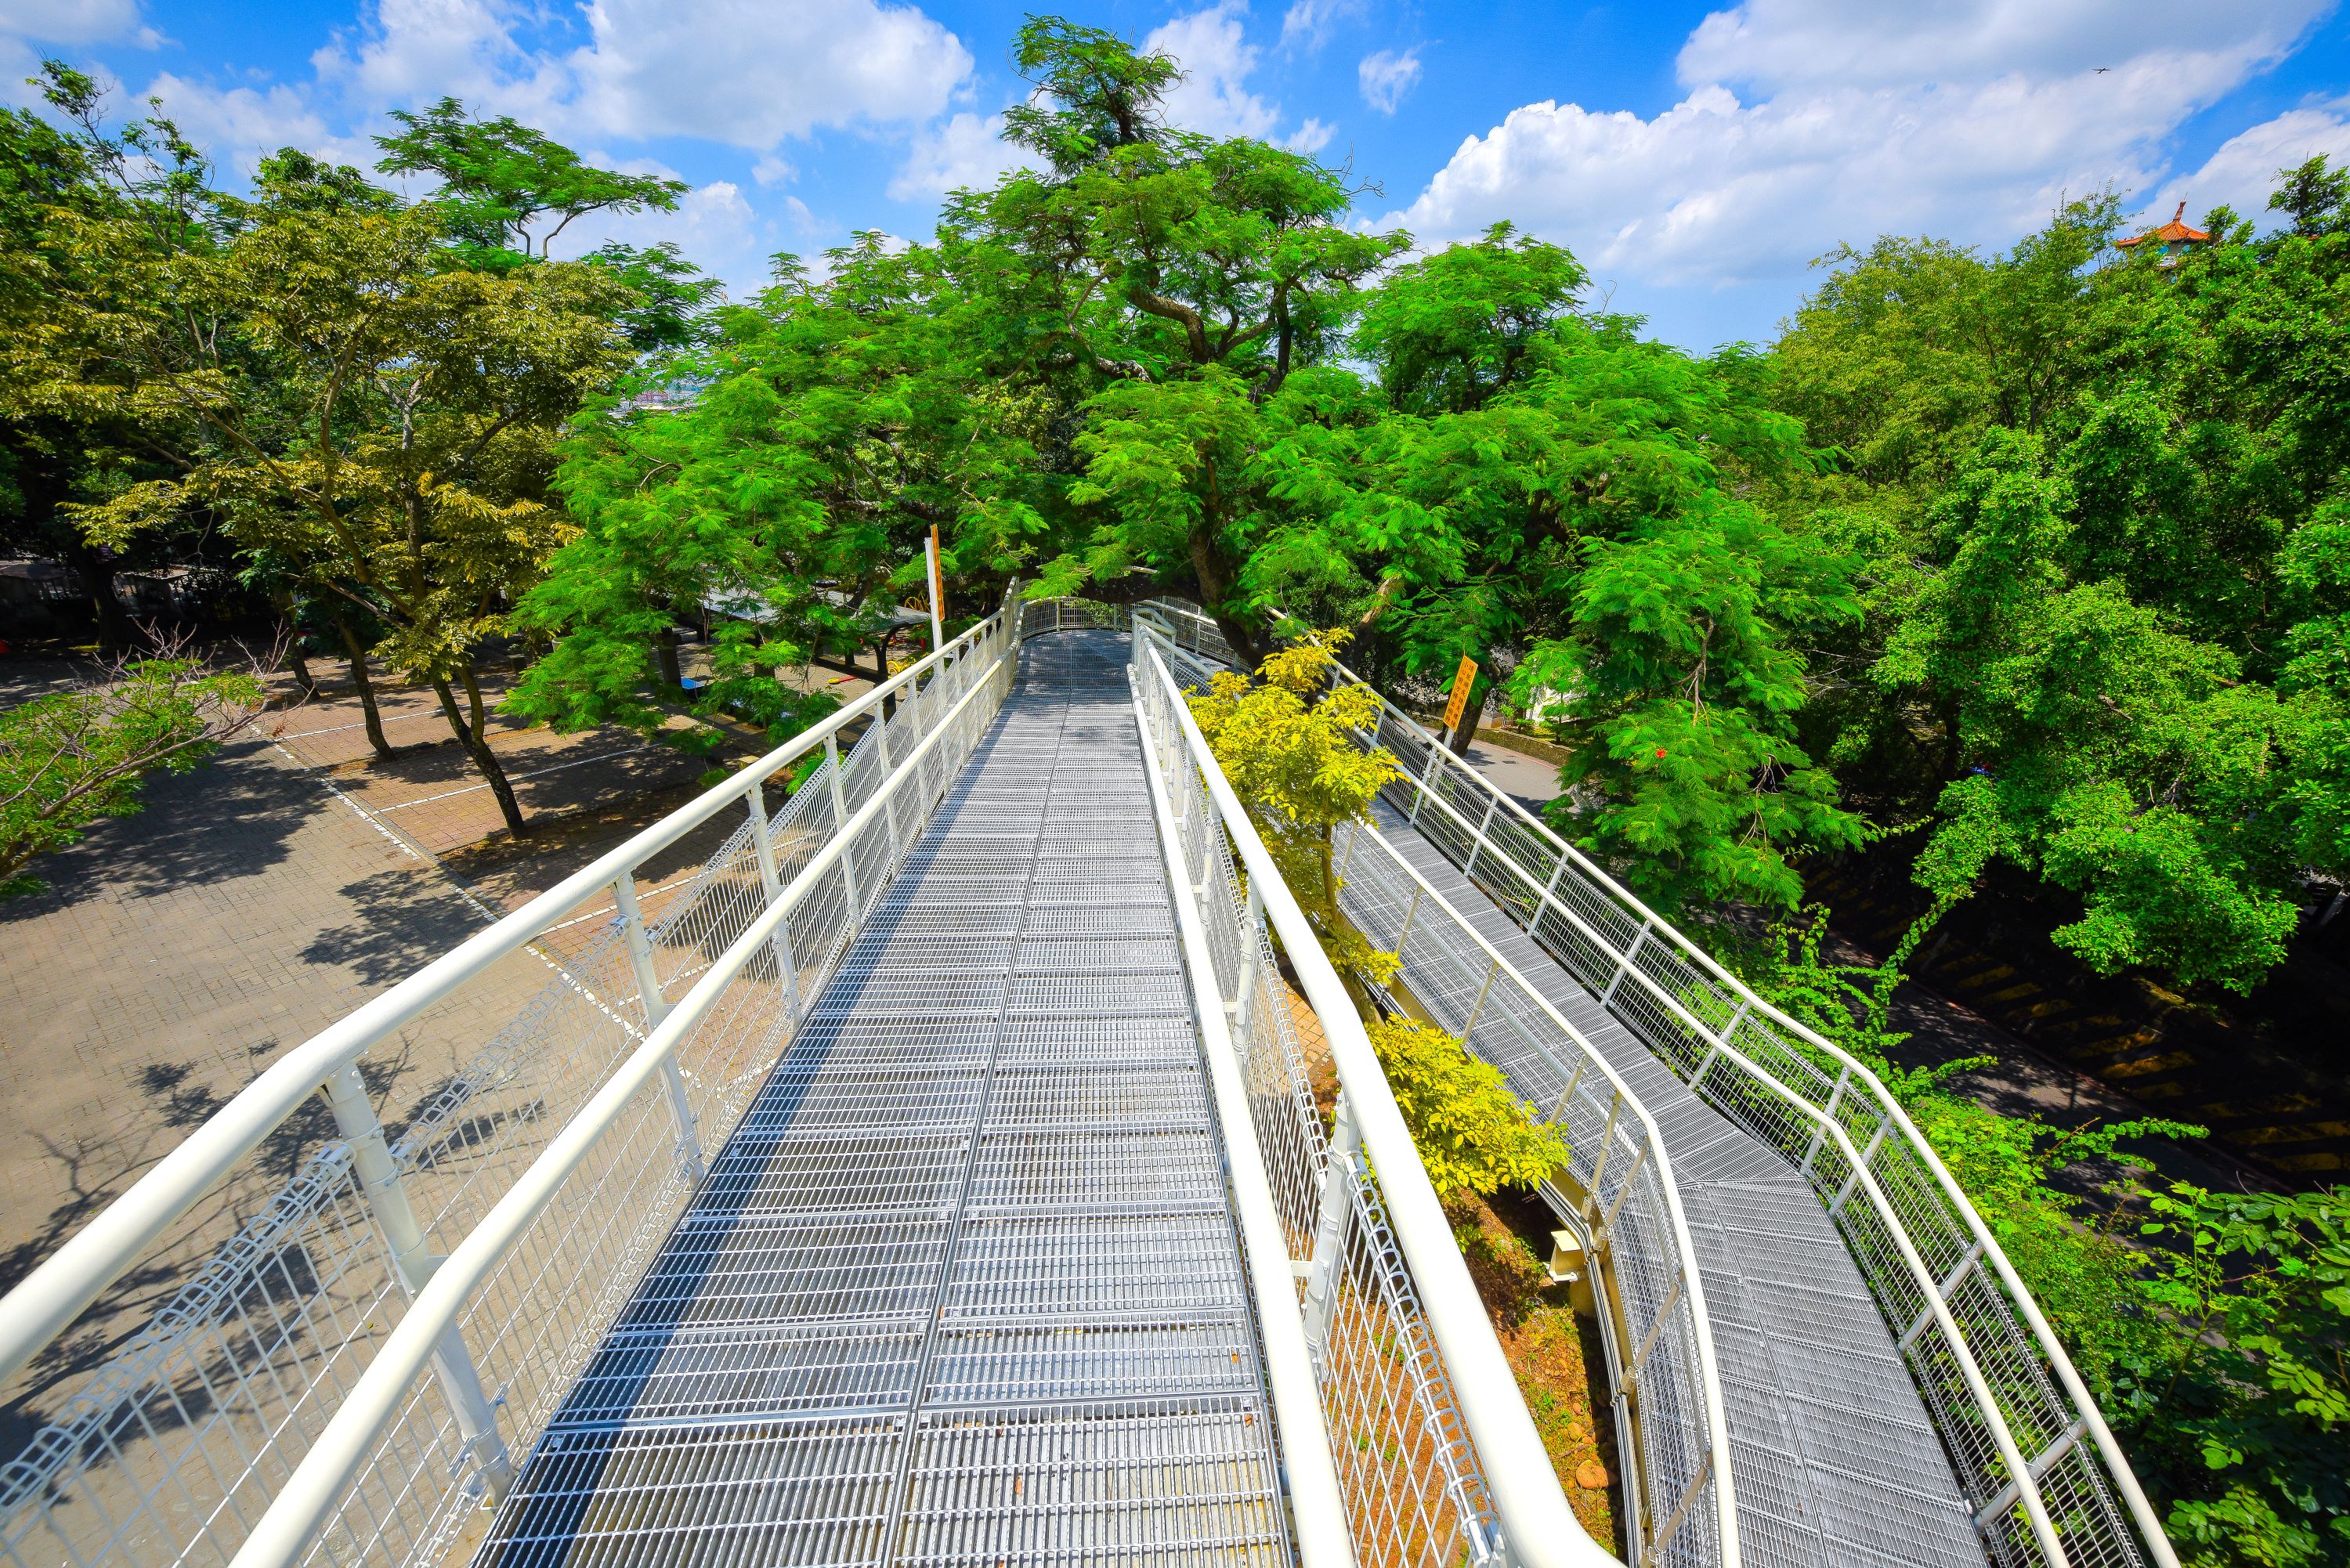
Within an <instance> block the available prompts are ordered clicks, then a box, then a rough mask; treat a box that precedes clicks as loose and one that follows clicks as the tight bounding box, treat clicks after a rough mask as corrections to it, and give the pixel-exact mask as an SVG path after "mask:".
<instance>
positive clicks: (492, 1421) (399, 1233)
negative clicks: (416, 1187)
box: [326, 1064, 514, 1505]
mask: <svg viewBox="0 0 2350 1568" xmlns="http://www.w3.org/2000/svg"><path fill="white" fill-rule="evenodd" d="M326 1094H327V1106H328V1109H330V1110H331V1111H333V1113H334V1116H335V1130H336V1131H338V1132H339V1133H340V1134H341V1135H342V1137H343V1141H344V1142H345V1143H347V1144H348V1145H349V1146H350V1150H351V1173H352V1175H354V1176H355V1177H357V1178H358V1179H359V1190H360V1191H362V1192H364V1193H365V1194H366V1195H367V1201H368V1208H369V1211H371V1212H372V1213H373V1214H374V1215H375V1220H376V1223H377V1225H379V1226H380V1227H381V1228H382V1231H383V1237H384V1241H385V1242H386V1243H387V1244H388V1245H389V1246H390V1249H391V1261H392V1274H393V1277H394V1278H395V1279H397V1280H398V1281H399V1282H400V1293H401V1294H402V1295H404V1296H406V1297H407V1298H408V1299H409V1300H411V1301H413V1300H414V1299H415V1298H416V1293H417V1292H419V1291H421V1290H422V1289H423V1288H424V1282H426V1281H427V1280H429V1279H431V1278H432V1271H433V1270H434V1269H435V1268H436V1267H438V1266H439V1265H440V1262H441V1260H440V1259H439V1258H437V1257H434V1256H432V1254H430V1253H429V1252H427V1251H426V1250H425V1244H424V1230H423V1227H422V1226H421V1225H419V1224H418V1223H417V1222H416V1210H415V1208H414V1206H413V1205H411V1203H410V1202H409V1200H408V1189H406V1188H405V1187H403V1186H402V1185H401V1184H400V1166H399V1164H398V1162H397V1161H395V1160H394V1159H393V1158H391V1149H390V1146H389V1145H388V1144H386V1142H385V1141H384V1136H383V1123H382V1122H381V1121H380V1120H379V1119H378V1118H377V1116H376V1114H375V1105H374V1102H372V1101H370V1100H369V1098H368V1092H367V1085H366V1083H365V1082H364V1081H363V1080H361V1078H360V1077H359V1067H358V1065H357V1064H351V1065H348V1066H346V1067H344V1068H343V1069H342V1070H341V1071H340V1072H338V1073H337V1074H336V1075H334V1076H333V1077H331V1078H329V1079H328V1080H327V1083H326ZM432 1373H433V1376H434V1379H435V1380H436V1381H437V1382H438V1383H439V1384H440V1386H441V1396H442V1398H444V1399H446V1400H448V1401H449V1407H450V1409H451V1410H452V1412H453V1413H454V1414H455V1416H456V1417H457V1435H458V1438H460V1440H461V1441H462V1443H463V1447H464V1449H465V1451H466V1452H468V1453H469V1454H471V1455H472V1456H473V1462H474V1463H475V1464H476V1465H478V1466H479V1467H480V1475H481V1482H482V1491H483V1498H484V1501H485V1502H488V1503H490V1504H492V1505H494V1504H496V1503H498V1502H500V1501H504V1498H505V1495H506V1492H507V1490H508V1489H509V1488H511V1487H512V1486H513V1485H514V1456H513V1455H512V1454H511V1453H509V1452H508V1451H507V1450H506V1441H505V1438H504V1437H502V1436H500V1435H499V1432H498V1417H497V1408H496V1407H494V1405H492V1404H491V1403H490V1398H489V1396H488V1395H487V1394H485V1393H484V1392H483V1390H482V1377H481V1374H480V1373H479V1372H477V1371H475V1370H474V1367H473V1353H472V1352H471V1351H469V1350H467V1349H466V1348H465V1341H464V1338H463V1335H462V1334H460V1333H459V1332H458V1330H457V1328H456V1327H455V1326H454V1325H453V1324H452V1326H451V1327H450V1330H449V1332H448V1333H447V1334H444V1335H442V1340H441V1344H440V1345H439V1346H438V1347H436V1348H435V1349H434V1350H433V1352H432Z"/></svg>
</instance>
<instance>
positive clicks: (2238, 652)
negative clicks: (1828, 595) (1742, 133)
mask: <svg viewBox="0 0 2350 1568" xmlns="http://www.w3.org/2000/svg"><path fill="white" fill-rule="evenodd" d="M2279 178H2280V182H2281V185H2282V188H2281V190H2280V192H2279V195H2278V199H2277V202H2276V205H2277V206H2278V208H2279V210H2281V211H2283V212H2285V213H2288V214H2289V215H2290V216H2291V217H2292V218H2293V228H2292V229H2290V230H2286V231H2282V232H2279V233H2275V234H2270V235H2268V236H2266V237H2264V238H2263V237H2257V236H2256V235H2255V234H2254V231H2253V227H2252V225H2251V224H2250V223H2244V222H2242V221H2240V220H2239V219H2237V218H2236V217H2235V215H2234V214H2232V213H2228V212H2226V211H2224V210H2222V211H2220V212H2218V213H2214V214H2213V215H2212V216H2210V218H2208V219H2206V220H2205V225H2206V227H2207V228H2208V229H2209V230H2210V232H2211V233H2212V234H2213V235H2214V240H2213V243H2212V244H2210V245H2209V246H2206V247H2203V248H2200V249H2199V250H2196V251H2193V252H2190V253H2189V254H2186V255H2184V256H2178V257H2160V258H2158V257H2155V256H2152V255H2145V256H2137V257H2132V256H2129V255H2127V254H2126V253H2125V252H2124V251H2122V250H2120V249H2116V248H2114V247H2112V246H2111V245H2110V244H2108V242H2109V241H2111V240H2112V239H2113V238H2114V237H2115V234H2116V205H2115V203H2113V202H2110V201H2103V200H2101V201H2096V202H2085V203H2081V204H2077V205H2074V206H2072V207H2068V208H2067V209H2065V210H2064V211H2063V212H2061V213H2058V214H2057V215H2056V217H2055V219H2054V222H2053V223H2051V224H2050V226H2049V227H2048V228H2047V229H2046V230H2045V231H2043V232H2042V233H2041V234H2035V235H2033V236H2030V237H2028V238H2027V239H2026V240H2025V241H2024V242H2022V244H2019V245H2018V246H2017V247H2016V248H2015V249H2014V250H2013V251H2012V252H2011V253H2009V254H2004V255H1998V256H1988V257H1986V256H1982V255H1980V254H1976V253H1973V252H1970V251H1965V250H1960V249H1958V248H1955V247H1951V246H1948V245H1940V244H1931V243H1928V242H1914V241H1897V240H1885V241H1880V242H1879V243H1878V244H1877V245H1876V246H1874V247H1872V248H1871V249H1869V250H1867V251H1865V252H1864V251H1855V250H1849V249H1848V250H1846V251H1844V252H1841V253H1839V254H1838V255H1837V256H1836V257H1835V258H1833V266H1834V270H1833V272H1832V273H1831V275H1830V276H1829V278H1828V280H1827V282H1826V283H1825V285H1824V286H1823V287H1822V288H1821V289H1820V291H1819V292H1818V293H1817V294H1816V295H1815V296H1814V297H1813V298H1812V299H1811V300H1810V301H1809V302H1807V303H1806V305H1805V306H1804V309H1803V310H1802V311H1801V312H1800V313H1799V314H1798V315H1797V317H1796V318H1795V321H1794V325H1793V328H1792V330H1791V331H1790V332H1789V333H1788V334H1787V335H1786V337H1784V338H1783V340H1782V341H1781V343H1780V344H1779V345H1778V346H1777V347H1776V348H1775V350H1774V352H1773V366H1774V369H1775V370H1776V379H1775V381H1774V382H1773V388H1774V390H1773V397H1774V398H1775V399H1776V400H1778V401H1779V402H1780V403H1781V405H1782V406H1783V407H1784V408H1786V409H1787V410H1790V411H1792V412H1794V413H1797V414H1799V415H1801V416H1802V417H1803V418H1804V421H1806V424H1807V426H1808V428H1809V430H1810V431H1811V433H1812V436H1813V439H1814V441H1822V442H1823V443H1824V444H1825V443H1829V442H1832V443H1833V447H1832V449H1831V450H1832V452H1833V453H1834V457H1835V461H1834V462H1833V463H1832V464H1831V471H1830V472H1825V473H1813V472H1807V471H1790V472H1784V473H1783V474H1782V475H1781V476H1780V477H1779V478H1778V479H1777V480H1776V481H1774V482H1773V484H1772V485H1771V487H1770V488H1771V489H1772V492H1773V493H1772V495H1771V498H1770V499H1771V501H1772V504H1773V506H1774V508H1775V509H1776V510H1778V511H1779V512H1780V513H1781V514H1783V515H1785V516H1788V517H1790V518H1793V519H1795V520H1796V525H1797V526H1798V527H1800V528H1802V529H1803V530H1804V531H1805V532H1806V533H1808V534H1811V535H1814V536H1816V537H1817V538H1818V539H1819V540H1820V541H1821V542H1822V543H1823V544H1824V545H1828V546H1829V547H1834V548H1843V549H1848V550H1851V551H1853V552H1855V553H1856V554H1857V555H1859V556H1861V557H1862V558H1863V560H1864V561H1865V562H1866V566H1865V567H1864V569H1863V573H1862V577H1861V581H1862V583H1863V587H1864V595H1863V597H1864V604H1865V612H1866V613H1865V615H1864V616H1863V618H1861V619H1860V620H1858V621H1856V622H1854V623H1852V625H1851V626H1850V627H1849V628H1846V630H1844V631H1842V632H1839V633H1837V634H1836V635H1835V636H1832V637H1831V638H1829V639H1827V647H1826V649H1825V659H1824V660H1823V667H1824V670H1826V671H1827V672H1829V673H1831V674H1832V675H1833V676H1834V677H1835V679H1834V680H1830V681H1828V682H1825V683H1823V685H1822V687H1821V688H1820V689H1819V690H1817V691H1814V693H1812V695H1811V699H1810V701H1808V702H1807V704H1806V707H1805V710H1804V713H1803V715H1802V717H1801V719H1800V721H1799V728H1800V730H1801V732H1802V733H1803V734H1804V737H1805V738H1806V740H1807V741H1809V742H1813V743H1814V745H1815V746H1816V747H1818V748H1821V749H1824V750H1825V752H1826V753H1827V756H1828V758H1829V760H1830V762H1831V763H1832V764H1833V765H1835V767H1836V768H1837V769H1838V770H1839V772H1841V773H1843V774H1845V775H1846V776H1847V777H1849V778H1852V779H1854V780H1856V781H1858V783H1859V787H1860V788H1861V790H1862V797H1863V799H1864V801H1865V802H1866V804H1867V805H1871V806H1873V807H1876V808H1877V809H1878V810H1879V811H1880V812H1882V814H1883V815H1885V816H1886V817H1887V818H1888V819H1892V820H1908V821H1912V822H1920V823H1921V825H1922V826H1924V827H1925V829H1926V832H1925V834H1924V836H1923V838H1922V849H1921V852H1920V854H1919V857H1918V862H1917V866H1918V877H1919V879H1920V880H1921V881H1922V882H1924V883H1926V884H1927V885H1928V886H1929V888H1931V889H1933V890H1934V891H1935V892H1936V893H1937V894H1938V895H1939V897H1940V898H1942V899H1944V900H1946V901H1947V900H1948V899H1950V898H1958V897H1962V896H1964V895H1965V894H1966V893H1967V892H1968V891H1969V890H1970V888H1973V887H1974V886H1975V885H1976V884H1977V883H1978V881H1979V880H1980V878H1981V877H1982V876H1983V874H1984V873H1985V872H1986V871H1987V870H1988V869H1989V868H1990V867H1991V866H1992V865H1994V864H1997V863H2005V864H2006V865H2008V866H2010V867H2013V868H2015V869H2018V870H2021V871H2022V872H2024V873H2026V874H2027V875H2030V876H2033V877H2039V878H2042V879H2043V880H2044V881H2046V882H2047V883H2049V884H2052V885H2053V886H2054V888H2059V889H2062V890H2063V891H2062V893H2061V894H2060V896H2061V897H2069V898H2073V899H2075V900H2077V904H2078V915H2077V917H2076V918H2075V919H2071V920H2070V921H2068V922H2066V923H2064V925H2062V926H2061V927H2060V929H2058V931H2057V933H2056V940H2057V941H2058V942H2059V943H2061V944H2062V945H2064V946H2065V947H2066V948H2068V949H2070V950H2073V951H2074V952H2075V953H2076V954H2078V955H2079V956H2080V957H2082V958H2083V959H2085V961H2088V962H2089V963H2090V964H2092V965H2093V966H2094V967H2095V968H2097V969H2099V970H2101V971H2108V972H2110V971H2118V970H2123V969H2127V968H2133V967H2145V968H2148V969H2152V970H2154V971H2158V972H2164V973H2168V975H2170V976H2172V977H2174V978H2176V979H2178V980H2179V981H2187V982H2190V983H2191V982H2195V981H2210V982H2213V983H2216V984H2220V985H2223V986H2227V987H2230V988H2232V989H2236V990H2244V989H2248V988H2249V987H2250V986H2251V985H2252V984H2253V983H2254V982H2255V981H2258V980H2259V979H2260V977H2261V976H2262V974H2264V973H2266V972H2267V971H2269V970H2270V969H2271V968H2272V966H2273V965H2274V964H2275V963H2276V962H2277V961H2279V960H2280V959H2281V958H2282V955H2283V952H2284V946H2285V941H2286V939H2287V938H2288V937H2289V936H2290V935H2291V933H2292V931H2293V929H2294V924H2295V920H2296V918H2297V909H2296V906H2298V905H2300V904H2301V903H2303V902H2304V901H2305V900H2306V898H2307V897H2308V878H2309V877H2310V876H2311V875H2312V874H2313V873H2314V874H2316V875H2318V876H2321V877H2335V878H2339V877H2342V876H2344V875H2345V872H2350V840H2345V836H2344V834H2343V831H2342V824H2343V822H2344V820H2345V802H2350V771H2345V735H2350V728H2345V719H2346V718H2350V681H2345V679H2344V670H2343V663H2344V661H2343V659H2342V658H2341V657H2340V655H2339V653H2338V651H2337V650H2338V649H2340V647H2341V646H2342V644H2343V634H2344V631H2345V626H2344V624H2343V623H2342V621H2341V619H2340V618H2339V615H2340V612H2339V606H2340V605H2341V603H2342V602H2343V595H2344V592H2345V587H2350V567H2345V561H2344V556H2343V550H2342V546H2341V545H2340V543H2339V541H2340V539H2341V538H2342V537H2344V536H2345V535H2343V533H2342V524H2341V522H2340V521H2339V519H2340V518H2341V517H2342V516H2343V514H2344V506H2345V500H2344V497H2343V495H2342V493H2341V491H2340V478H2339V476H2340V474H2341V472H2343V470H2344V467H2345V463H2346V462H2350V418H2345V416H2350V398H2345V389H2350V379H2345V377H2344V376H2343V375H2342V374H2341V371H2340V367H2341V366H2342V365H2343V364H2345V362H2350V360H2346V359H2345V346H2350V327H2345V324H2344V321H2343V317H2342V312H2341V310H2340V307H2339V304H2338V300H2339V297H2340V288H2341V286H2342V283H2343V280H2344V279H2345V275H2350V267H2345V264H2350V234H2342V233H2340V232H2337V230H2336V228H2335V227H2334V224H2333V222H2332V218H2331V216H2330V214H2331V213H2333V212H2334V209H2335V207H2337V206H2338V204H2339V202H2340V196H2339V192H2338V191H2336V189H2335V185H2334V182H2333V181H2332V180H2330V179H2329V173H2328V171H2327V169H2326V168H2325V166H2324V164H2323V162H2322V161H2321V162H2319V163H2317V164H2314V165H2307V166H2303V168H2301V169H2298V170H2293V171H2281V173H2280V176H2279Z"/></svg>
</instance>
